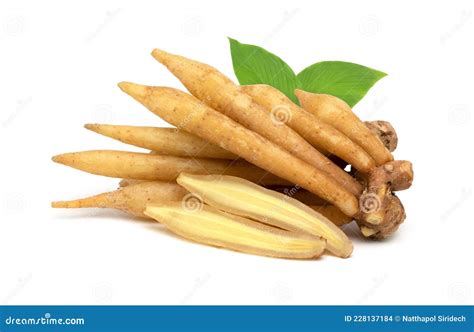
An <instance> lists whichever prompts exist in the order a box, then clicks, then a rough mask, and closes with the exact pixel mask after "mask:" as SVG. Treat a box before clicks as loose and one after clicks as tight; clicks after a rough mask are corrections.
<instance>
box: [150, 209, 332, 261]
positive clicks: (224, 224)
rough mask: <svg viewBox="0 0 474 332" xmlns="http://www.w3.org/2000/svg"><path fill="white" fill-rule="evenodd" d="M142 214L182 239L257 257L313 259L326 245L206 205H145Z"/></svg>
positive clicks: (305, 236) (314, 238) (306, 236)
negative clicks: (186, 206) (194, 207)
mask: <svg viewBox="0 0 474 332" xmlns="http://www.w3.org/2000/svg"><path fill="white" fill-rule="evenodd" d="M145 214H146V215H148V216H150V217H151V218H153V219H155V220H157V221H159V222H160V223H163V224H165V225H166V227H167V228H168V229H169V230H171V231H172V232H173V233H176V234H178V235H180V236H182V237H184V238H186V239H189V240H192V241H195V242H198V243H203V244H208V245H211V246H215V247H221V248H226V249H231V250H236V251H241V252H245V253H249V254H255V255H261V256H270V257H280V258H294V259H308V258H315V257H319V256H321V254H322V253H323V251H324V249H325V244H326V243H325V241H324V240H323V239H321V238H319V237H314V236H309V235H303V234H294V233H290V232H287V231H284V230H280V229H277V228H274V227H270V226H267V225H263V224H261V223H258V222H256V221H252V220H249V219H246V218H242V217H238V216H234V215H231V214H228V213H225V212H222V211H219V210H217V209H215V208H212V207H209V206H206V205H202V206H201V207H200V209H197V210H196V209H186V208H185V207H183V206H182V204H180V203H175V204H166V205H148V206H147V208H146V210H145Z"/></svg>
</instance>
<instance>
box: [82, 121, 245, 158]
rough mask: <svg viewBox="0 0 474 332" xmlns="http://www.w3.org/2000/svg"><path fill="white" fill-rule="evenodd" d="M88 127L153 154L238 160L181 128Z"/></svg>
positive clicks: (229, 153) (103, 125)
mask: <svg viewBox="0 0 474 332" xmlns="http://www.w3.org/2000/svg"><path fill="white" fill-rule="evenodd" d="M84 127H85V128H87V129H89V130H92V131H94V132H96V133H98V134H101V135H104V136H107V137H110V138H113V139H116V140H118V141H120V142H123V143H126V144H131V145H135V146H138V147H141V148H144V149H148V150H153V151H154V152H156V153H158V154H163V155H170V156H177V157H195V158H217V159H237V158H238V157H237V156H236V155H235V154H233V153H231V152H229V151H226V150H224V149H222V148H221V147H219V146H216V145H214V144H211V143H209V142H206V141H204V140H203V139H201V138H199V137H197V136H194V135H192V134H189V133H187V132H184V131H181V130H179V129H177V128H157V127H143V126H123V125H122V126H119V125H107V124H86V125H85V126H84Z"/></svg>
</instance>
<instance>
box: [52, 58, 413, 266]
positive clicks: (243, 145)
mask: <svg viewBox="0 0 474 332" xmlns="http://www.w3.org/2000/svg"><path fill="white" fill-rule="evenodd" d="M152 55H153V57H154V58H155V59H156V60H158V61H159V62H160V63H162V64H163V65H165V66H166V67H167V68H168V69H169V71H170V72H171V73H172V74H173V75H175V76H176V77H177V78H178V79H179V80H180V81H181V83H182V84H183V85H184V86H185V87H186V88H187V90H188V91H189V92H190V94H188V93H186V92H183V91H180V90H177V89H173V88H169V87H157V86H144V85H139V84H134V83H129V82H121V83H119V87H120V89H122V91H124V92H125V93H126V94H128V95H130V96H131V97H132V98H134V99H135V100H137V101H138V102H140V103H141V104H143V106H145V107H146V108H147V109H149V110H150V111H151V112H153V113H154V114H156V115H157V116H159V117H160V118H162V119H163V120H165V121H166V122H168V123H170V124H171V125H173V126H174V128H157V127H137V126H127V125H109V124H87V125H86V126H85V127H86V128H87V129H89V130H92V131H94V132H96V133H99V134H101V135H105V136H108V137H111V138H114V139H116V140H119V141H121V142H124V143H127V144H131V145H135V146H138V147H141V148H144V149H147V150H150V152H146V153H137V152H124V151H111V150H94V151H83V152H75V153H66V154H61V155H57V156H55V157H53V161H55V162H57V163H61V164H64V165H67V166H70V167H73V168H76V169H79V170H82V171H86V172H89V173H92V174H97V175H102V176H108V177H115V178H121V179H122V181H121V182H120V187H121V188H119V189H118V190H116V191H113V192H107V193H103V194H99V195H96V196H93V197H88V198H83V199H78V200H73V201H59V202H53V204H52V205H53V207H56V208H84V207H101V208H116V209H120V210H122V211H125V212H127V213H129V214H131V215H133V216H138V217H144V218H152V219H155V220H157V221H159V222H160V223H162V224H164V225H165V226H166V227H167V228H168V229H169V230H170V231H172V232H174V233H176V234H179V235H181V236H183V237H185V238H187V239H190V240H193V241H196V242H200V243H205V244H209V245H212V246H216V247H223V248H228V249H233V250H238V251H243V252H247V253H253V254H259V255H265V256H272V257H285V258H313V257H319V256H320V255H321V254H322V253H323V252H324V251H328V252H330V253H332V254H333V255H336V256H339V257H348V256H350V255H351V253H352V243H351V241H350V239H349V238H348V237H347V236H346V235H345V233H344V232H343V231H342V230H341V229H340V227H341V226H343V225H345V224H347V223H349V222H351V221H353V220H355V221H356V222H357V224H358V225H359V227H360V230H361V233H362V234H363V235H364V236H365V237H368V238H373V239H383V238H385V237H387V236H389V235H391V234H392V233H394V232H395V231H396V230H397V229H398V227H399V225H400V224H401V223H402V222H403V221H404V219H405V210H404V208H403V205H402V203H401V201H400V199H399V198H398V197H397V196H396V195H395V193H394V192H395V191H399V190H404V189H407V188H409V187H410V185H411V183H412V180H413V170H412V165H411V163H410V162H409V161H404V160H394V158H393V156H392V153H391V152H393V151H394V150H395V148H396V146H397V135H396V133H395V130H394V129H393V127H392V126H391V125H390V123H388V122H385V121H373V122H362V121H361V120H360V119H359V118H358V117H357V116H356V115H355V114H354V113H353V112H352V110H351V108H350V107H349V106H348V105H347V104H346V103H345V102H344V101H342V100H340V99H338V98H337V97H334V96H330V95H325V94H314V93H309V92H305V91H301V90H296V91H295V94H296V96H297V97H298V99H299V102H300V106H299V105H297V104H295V103H293V102H292V101H291V100H290V99H289V98H287V97H286V96H285V95H284V94H283V93H281V92H280V91H279V90H277V89H275V88H273V87H271V86H267V85H246V86H239V85H236V84H234V83H233V82H232V81H231V80H230V79H229V78H227V77H226V76H224V75H223V74H222V73H220V72H219V71H218V70H216V69H215V68H213V67H211V66H209V65H206V64H204V63H200V62H197V61H194V60H190V59H187V58H185V57H182V56H178V55H173V54H170V53H167V52H164V51H161V50H158V49H155V50H154V51H153V52H152ZM349 166H350V167H349Z"/></svg>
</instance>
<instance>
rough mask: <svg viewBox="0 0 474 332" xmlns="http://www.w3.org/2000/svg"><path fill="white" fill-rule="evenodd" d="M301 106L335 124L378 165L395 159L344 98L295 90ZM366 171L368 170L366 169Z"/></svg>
mask: <svg viewBox="0 0 474 332" xmlns="http://www.w3.org/2000/svg"><path fill="white" fill-rule="evenodd" d="M295 94H296V96H297V97H298V99H299V101H300V103H301V106H302V107H303V108H304V109H305V110H306V111H308V112H310V113H312V114H314V115H315V116H317V117H318V118H319V119H321V120H322V121H324V122H326V123H328V124H331V125H333V126H334V127H336V128H337V129H339V130H340V131H341V132H343V133H344V134H345V135H347V137H349V138H350V139H351V140H352V141H354V142H355V143H357V144H358V145H360V146H361V147H362V148H363V149H364V150H365V151H366V152H367V153H368V154H369V155H370V156H371V157H372V158H373V160H374V161H375V164H376V166H379V165H383V164H385V163H386V162H389V161H391V160H393V156H392V154H391V153H390V151H389V150H388V149H387V148H386V147H385V146H384V145H383V143H382V141H381V140H380V139H379V138H378V137H377V135H375V134H374V133H373V132H372V131H371V130H370V129H369V128H368V127H367V126H366V125H365V124H364V123H363V122H362V121H361V120H360V119H359V117H358V116H357V115H355V113H354V112H352V109H351V108H350V106H349V105H347V103H345V102H344V101H343V100H341V99H339V98H337V97H335V96H331V95H326V94H316V93H310V92H306V91H302V90H298V89H297V90H296V91H295ZM365 172H366V171H365Z"/></svg>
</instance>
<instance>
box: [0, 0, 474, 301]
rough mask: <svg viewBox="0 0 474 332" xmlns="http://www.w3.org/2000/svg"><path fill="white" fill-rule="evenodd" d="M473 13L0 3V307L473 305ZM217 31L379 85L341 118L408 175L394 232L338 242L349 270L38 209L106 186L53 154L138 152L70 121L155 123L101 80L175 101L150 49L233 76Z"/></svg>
mask: <svg viewBox="0 0 474 332" xmlns="http://www.w3.org/2000/svg"><path fill="white" fill-rule="evenodd" d="M472 16H473V5H472V2H470V1H464V2H463V1H449V2H445V4H444V5H439V4H436V3H435V2H432V1H429V2H426V3H421V2H413V1H411V2H407V3H406V5H404V4H402V3H400V2H393V3H392V5H389V4H388V3H387V2H379V1H357V2H350V1H348V2H339V1H324V2H316V1H307V2H303V1H289V0H286V1H260V2H258V1H251V2H245V1H235V2H229V1H226V2H218V1H202V0H201V1H199V2H196V1H167V2H159V1H155V2H147V3H145V2H140V3H139V2H135V1H129V2H125V1H101V2H98V1H93V2H76V5H74V4H72V3H69V4H65V3H64V2H62V1H42V2H41V5H39V4H37V2H35V1H31V2H24V1H2V5H1V10H0V47H1V50H0V60H1V61H0V130H1V136H0V142H1V162H0V170H1V173H0V174H1V181H0V204H1V205H0V213H1V215H0V303H1V304H101V303H102V304H468V303H472V302H473V292H474V284H473V280H474V275H473V272H472V266H470V265H472V254H473V249H474V241H473V239H472V237H473V230H474V218H473V216H472V212H471V209H470V207H472V206H473V195H472V189H473V175H472V174H473V170H472V154H473V148H472V145H473V143H474V140H473V138H472V132H473V130H474V126H473V125H474V119H473V116H472V111H473V103H472V93H473V90H472V89H473V84H472V77H473V74H474V72H473V65H472V62H473V59H474V52H473V40H474V22H473V21H474V18H473V17H472ZM227 36H230V37H233V38H236V39H238V40H239V41H241V42H244V43H251V44H258V45H261V46H264V47H265V48H267V49H268V50H270V51H272V52H274V53H276V54H278V55H280V56H281V57H282V58H283V59H284V60H285V61H287V62H288V63H289V64H290V65H291V66H292V67H293V68H294V69H295V71H297V72H298V71H300V70H301V69H303V68H305V67H306V66H308V65H310V64H312V63H314V62H317V61H321V60H345V61H351V62H356V63H360V64H363V65H367V66H370V67H373V68H376V69H379V70H382V71H384V72H387V73H388V74H389V76H388V77H386V78H384V79H383V80H381V81H380V82H379V83H377V84H376V86H375V87H374V88H373V89H372V90H371V91H370V92H369V93H368V95H367V96H366V97H365V98H364V99H363V100H362V102H360V103H359V104H358V105H357V106H356V107H355V111H356V112H357V113H358V114H359V115H360V117H361V118H363V119H364V120H370V119H384V120H389V121H391V122H392V124H393V125H394V126H395V127H396V129H397V131H398V134H399V136H400V142H399V148H398V149H397V151H396V153H395V156H396V158H398V159H409V160H411V161H413V163H414V166H415V173H416V178H415V183H414V186H413V187H412V188H411V189H410V190H409V191H406V192H401V193H400V197H401V199H402V200H403V202H404V204H405V207H406V210H407V214H408V218H407V220H406V222H405V224H404V225H403V226H402V227H401V229H400V231H399V232H398V233H397V235H396V236H394V237H393V238H391V239H389V240H387V241H384V242H381V243H377V242H369V241H365V240H363V239H361V238H359V236H358V235H357V232H355V231H354V230H352V231H351V230H349V235H350V236H351V237H352V238H353V240H354V242H355V251H354V254H353V256H352V257H351V258H350V259H346V260H343V259H337V258H334V257H330V256H325V257H323V258H322V259H320V260H318V261H288V260H279V259H269V258H262V257H255V256H250V255H245V254H239V253H235V252H230V251H226V250H218V249H215V248H211V247H205V246H201V245H197V244H194V243H190V242H187V241H183V240H179V239H177V238H176V237H175V236H173V235H170V234H169V233H168V232H166V231H165V230H163V229H162V228H160V227H159V225H158V224H150V223H143V222H138V221H136V220H131V219H129V218H128V217H126V216H124V215H123V214H121V213H119V212H115V211H106V210H99V211H96V210H82V211H65V210H64V211H63V210H52V209H51V208H50V207H49V204H50V201H52V200H59V199H72V198H78V197H81V196H86V195H90V194H95V193H98V192H102V191H107V190H112V189H114V188H116V186H117V180H116V179H109V178H101V177H95V176H92V175H88V174H86V173H82V172H79V171H75V170H73V169H70V168H66V167H63V166H60V165H57V164H54V163H52V162H51V160H50V157H51V156H52V155H54V154H58V153H62V152H71V151H79V150H87V149H100V148H112V149H124V150H127V149H128V150H136V149H134V148H132V147H130V146H126V145H121V144H119V143H117V142H114V141H112V140H110V139H107V138H104V137H101V136H98V135H95V134H94V133H91V132H88V131H86V130H85V129H83V128H82V125H83V124H84V123H87V122H105V123H114V124H134V125H163V123H162V122H161V120H160V119H158V118H156V117H154V116H153V115H152V114H151V113H149V112H147V111H146V110H145V109H144V108H143V107H142V106H141V105H139V104H138V103H136V102H134V101H133V100H132V99H131V98H129V97H128V96H126V95H125V94H123V93H122V92H121V91H120V90H119V89H118V88H117V86H116V83H117V82H119V81H122V80H129V81H135V82H138V83H144V84H150V85H153V84H155V85H168V86H173V87H178V88H180V87H181V85H180V84H179V82H178V81H177V80H176V79H175V78H174V77H173V76H172V75H171V74H170V73H168V72H167V71H166V69H165V68H164V67H163V66H161V65H160V64H159V63H157V62H156V61H155V60H154V59H153V58H152V57H151V56H150V55H149V53H150V52H151V50H152V49H153V48H155V47H159V48H162V49H164V50H168V51H170V52H175V53H178V54H183V55H185V56H188V57H190V58H194V59H197V60H201V61H204V62H207V63H209V64H211V65H213V66H215V67H217V68H218V69H220V70H221V71H223V72H224V73H226V74H228V75H229V76H230V77H231V78H233V79H235V77H234V75H233V70H232V65H231V58H230V53H229V46H228V41H227V38H226V37H227Z"/></svg>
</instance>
